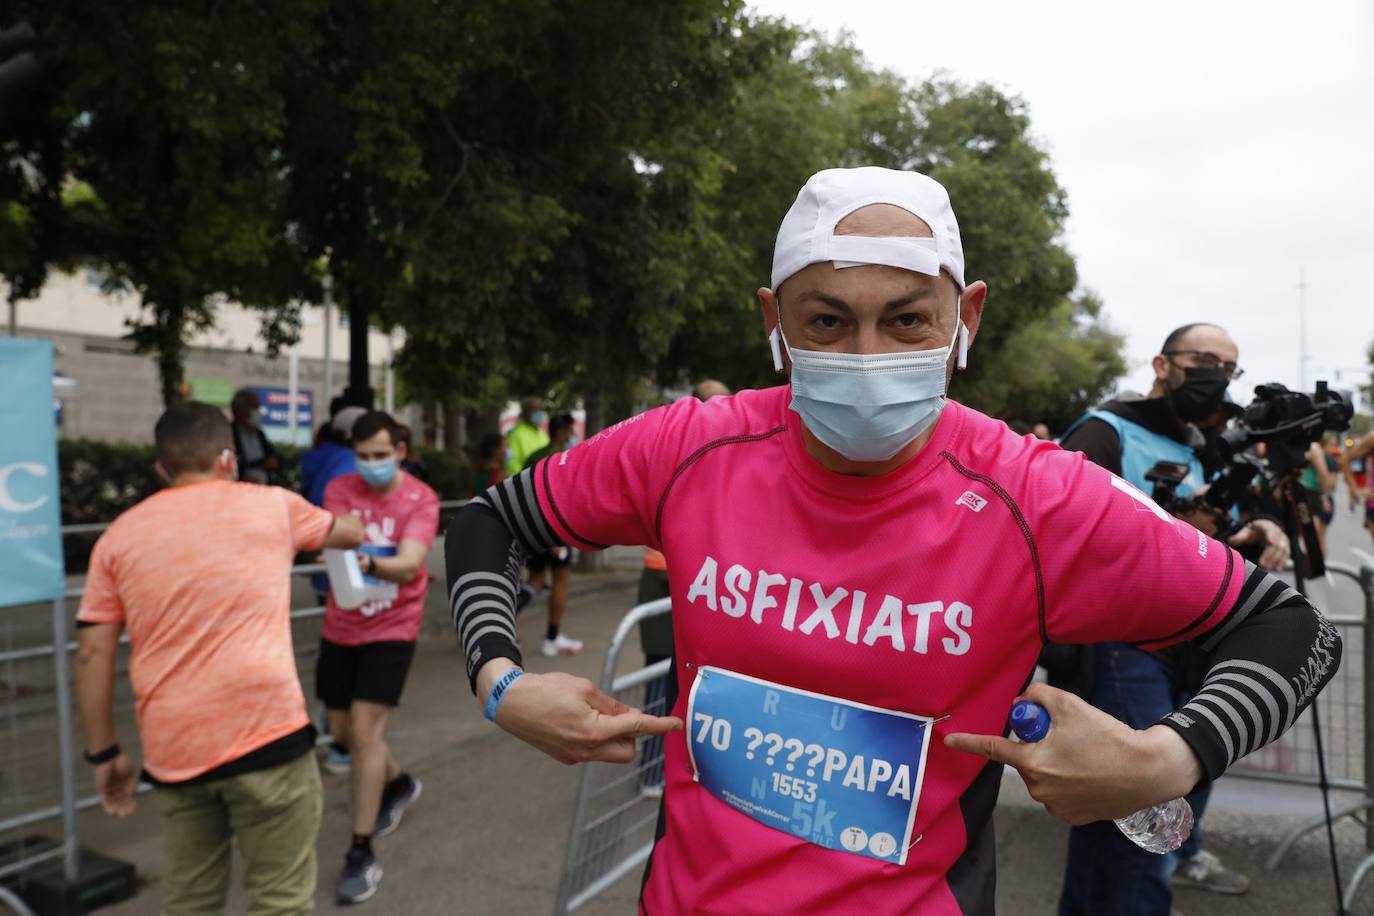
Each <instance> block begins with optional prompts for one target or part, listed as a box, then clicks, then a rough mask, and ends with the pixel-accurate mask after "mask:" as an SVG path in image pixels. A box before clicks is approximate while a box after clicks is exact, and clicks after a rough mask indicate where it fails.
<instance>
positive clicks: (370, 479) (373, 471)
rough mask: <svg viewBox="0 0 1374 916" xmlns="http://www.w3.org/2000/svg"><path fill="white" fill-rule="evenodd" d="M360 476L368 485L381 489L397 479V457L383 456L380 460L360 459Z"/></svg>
mask: <svg viewBox="0 0 1374 916" xmlns="http://www.w3.org/2000/svg"><path fill="white" fill-rule="evenodd" d="M357 464H358V476H359V477H361V478H362V479H363V482H364V483H366V484H367V485H368V486H372V487H376V488H377V489H381V488H382V487H384V486H386V485H387V484H389V483H391V481H393V480H395V479H396V459H395V458H382V459H380V460H378V461H359V462H358V463H357Z"/></svg>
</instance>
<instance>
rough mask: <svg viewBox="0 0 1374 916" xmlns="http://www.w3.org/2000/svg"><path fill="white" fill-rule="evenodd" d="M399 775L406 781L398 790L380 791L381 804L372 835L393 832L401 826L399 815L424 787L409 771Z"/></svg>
mask: <svg viewBox="0 0 1374 916" xmlns="http://www.w3.org/2000/svg"><path fill="white" fill-rule="evenodd" d="M401 775H402V776H404V777H405V779H406V781H405V783H403V784H402V786H401V788H400V789H399V790H397V791H395V792H385V791H384V792H383V793H382V806H381V809H380V810H379V811H378V812H377V823H376V825H375V826H374V827H373V828H372V835H373V836H374V837H378V836H386V835H387V834H389V833H394V832H395V831H396V828H397V827H399V826H401V815H402V814H405V810H406V809H407V808H409V807H410V806H411V805H412V804H414V802H415V799H417V798H419V797H420V792H421V790H423V788H424V786H422V785H421V784H420V780H418V779H416V778H415V777H414V776H411V775H410V774H409V773H402V774H401Z"/></svg>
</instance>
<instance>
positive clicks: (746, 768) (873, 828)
mask: <svg viewBox="0 0 1374 916" xmlns="http://www.w3.org/2000/svg"><path fill="white" fill-rule="evenodd" d="M930 726H931V719H929V718H926V717H923V716H917V715H913V714H911V713H907V712H893V711H892V710H887V709H877V708H875V707H873V706H867V705H865V704H863V703H855V702H853V701H851V700H842V699H838V698H836V697H829V696H824V695H822V694H818V693H811V692H810V691H806V690H797V689H795V688H792V687H784V686H782V685H781V684H773V683H770V682H768V681H763V680H759V679H758V678H753V677H748V676H747V675H743V674H736V673H734V672H731V671H725V670H723V669H721V668H712V667H704V668H701V669H699V671H698V673H697V677H696V680H695V681H694V682H693V684H692V693H691V696H690V697H689V699H688V702H687V730H688V734H687V751H688V753H689V754H690V755H691V759H692V769H693V771H694V773H695V778H696V780H697V782H699V783H701V785H702V786H703V787H705V789H706V790H707V791H708V792H710V793H711V794H712V795H714V796H715V797H716V798H718V799H720V800H721V801H723V802H725V803H726V804H727V805H729V806H731V807H732V808H735V809H736V810H739V811H741V812H743V813H745V814H747V815H749V816H750V817H752V818H753V819H754V820H756V821H758V822H759V823H761V824H767V825H768V826H769V827H773V828H775V829H777V830H782V831H785V832H787V833H791V834H792V835H794V836H798V837H801V838H802V839H804V840H807V841H808V842H811V843H815V844H816V845H818V846H824V847H826V848H829V849H836V850H843V851H845V852H850V853H853V854H855V855H861V856H867V857H869V858H873V859H880V860H882V861H884V862H893V863H895V864H897V865H905V864H906V854H907V850H908V848H909V847H910V846H911V831H912V827H913V825H914V824H915V821H916V803H917V801H918V799H919V798H920V795H921V780H922V777H923V776H924V775H925V760H926V750H927V748H928V746H929V744H930Z"/></svg>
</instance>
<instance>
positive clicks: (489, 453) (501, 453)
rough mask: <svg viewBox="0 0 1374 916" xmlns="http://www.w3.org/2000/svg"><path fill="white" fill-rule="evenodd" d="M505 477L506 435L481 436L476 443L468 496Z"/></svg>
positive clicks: (483, 491)
mask: <svg viewBox="0 0 1374 916" xmlns="http://www.w3.org/2000/svg"><path fill="white" fill-rule="evenodd" d="M505 479H506V437H505V436H503V435H501V434H500V433H490V434H489V435H486V436H483V437H482V441H480V442H478V443H477V461H476V462H475V463H474V466H473V469H472V489H471V491H470V492H469V493H468V496H478V495H481V494H482V493H485V492H487V488H488V487H494V486H496V484H498V483H500V482H501V481H503V480H505Z"/></svg>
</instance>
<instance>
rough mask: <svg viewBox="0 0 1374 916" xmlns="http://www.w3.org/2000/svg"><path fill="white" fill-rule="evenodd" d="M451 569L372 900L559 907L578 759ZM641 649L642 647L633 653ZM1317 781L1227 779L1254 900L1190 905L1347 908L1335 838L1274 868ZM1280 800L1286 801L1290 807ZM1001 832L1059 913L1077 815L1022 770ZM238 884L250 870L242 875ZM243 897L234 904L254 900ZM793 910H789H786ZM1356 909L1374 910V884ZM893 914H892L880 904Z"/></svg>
mask: <svg viewBox="0 0 1374 916" xmlns="http://www.w3.org/2000/svg"><path fill="white" fill-rule="evenodd" d="M637 579H638V572H637V570H635V569H633V568H632V567H624V566H622V567H618V568H614V569H612V570H611V571H609V572H604V573H596V574H575V576H574V579H573V589H572V600H571V603H570V608H569V613H568V618H567V621H566V622H565V629H566V630H567V631H568V632H569V633H571V634H572V635H574V636H576V637H578V638H581V639H584V640H586V643H587V648H586V650H585V652H584V653H583V654H582V655H580V656H577V657H572V658H561V659H548V658H544V657H543V656H542V655H539V654H538V652H537V648H536V651H535V653H534V654H533V655H531V656H530V657H529V658H528V659H527V663H528V666H529V667H530V669H531V670H534V671H546V670H551V669H555V668H557V669H561V670H566V671H570V672H573V673H575V674H580V675H583V676H586V677H589V678H591V679H593V680H595V679H596V677H597V675H598V673H599V670H600V667H601V664H602V660H603V658H604V653H605V651H606V647H607V642H608V640H609V638H610V636H611V633H612V632H613V631H614V629H615V625H616V623H617V622H618V621H619V620H620V618H621V617H622V616H623V615H624V613H625V612H626V611H627V610H628V609H629V608H630V606H631V604H632V603H633V600H634V594H635V585H636V582H637ZM441 582H442V580H440V582H438V583H435V585H434V586H432V587H431V591H430V599H429V602H428V606H427V610H426V612H427V619H426V625H425V631H424V635H423V638H422V641H421V644H420V646H419V650H418V652H417V654H416V659H415V664H414V667H413V669H412V672H411V676H410V681H409V685H408V687H407V690H406V694H405V697H404V698H403V700H402V705H401V707H400V708H399V709H398V710H397V712H396V713H395V715H394V717H393V720H392V725H391V728H390V738H391V741H392V748H393V751H394V753H395V755H396V757H397V759H398V760H399V761H400V762H401V763H402V765H403V766H404V767H406V768H407V769H408V770H410V771H412V772H414V773H415V774H416V775H418V776H419V777H420V778H421V779H422V780H423V781H424V794H423V796H422V797H421V799H420V801H419V802H418V803H417V804H416V805H415V807H413V808H412V809H411V810H410V811H409V812H408V813H407V814H406V817H405V822H404V825H403V826H402V827H401V828H400V830H399V831H397V832H396V833H395V834H393V835H392V836H389V837H386V838H384V839H382V840H379V841H378V843H377V850H378V854H379V857H380V861H381V863H382V866H383V868H384V869H385V877H384V878H383V881H382V885H381V889H380V891H379V892H378V895H377V896H376V897H375V898H374V899H373V900H371V901H369V902H367V903H364V904H362V905H360V906H359V907H356V908H350V909H355V910H356V911H357V912H360V913H363V912H372V913H379V914H380V913H385V914H431V913H435V914H437V913H445V914H446V913H462V914H471V916H480V914H502V916H506V914H545V913H548V912H550V909H551V907H552V902H553V894H554V888H555V886H556V884H557V880H558V873H559V869H560V866H561V864H562V855H563V849H564V844H565V842H566V840H567V830H568V825H569V823H570V821H571V817H572V806H573V798H574V793H575V791H576V785H577V771H576V769H575V768H572V767H566V766H563V765H561V764H558V763H555V762H554V761H552V760H551V759H549V758H547V757H545V756H543V755H542V754H540V753H538V752H536V751H534V750H533V749H531V748H528V747H526V746H524V745H522V744H521V743H519V742H517V741H515V740H514V739H511V738H510V737H509V736H507V735H505V734H504V733H503V732H500V731H498V730H497V729H495V728H494V727H492V726H491V725H489V724H488V723H487V722H485V721H484V720H483V719H482V718H481V715H480V712H479V710H478V708H477V705H476V702H475V701H474V700H473V699H472V696H471V694H470V692H469V690H468V687H467V683H466V679H465V678H464V676H463V673H462V664H461V660H460V658H459V654H458V651H457V649H456V646H455V642H454V638H453V637H452V635H451V633H450V630H449V628H448V624H447V620H446V616H447V615H446V611H445V608H444V606H443V605H444V597H443V589H442V585H441ZM544 624H545V614H544V599H543V598H542V597H541V598H539V599H536V601H535V602H534V603H533V604H532V605H531V607H530V608H528V609H527V610H526V612H525V613H524V614H522V616H521V619H520V621H519V630H520V635H521V639H522V640H523V642H524V644H525V645H526V646H533V647H538V645H539V641H540V639H541V638H542V631H543V628H544ZM628 655H629V659H630V660H631V661H632V662H633V663H635V664H637V663H638V662H639V661H640V656H639V654H638V647H637V645H634V646H633V647H632V651H630V652H629V653H628ZM324 779H325V795H326V803H325V815H324V826H323V830H322V833H321V837H320V841H319V850H320V890H319V894H318V897H317V901H318V909H319V910H320V911H323V912H329V911H334V910H336V909H339V908H338V907H336V905H335V904H334V902H333V890H334V883H335V879H336V878H337V875H338V871H339V869H340V867H341V866H342V862H343V854H344V850H345V848H346V846H347V842H348V837H349V825H348V816H347V808H348V783H347V777H340V776H334V775H331V774H328V773H325V774H324ZM1318 799H1319V796H1318V795H1317V793H1316V792H1315V790H1308V789H1295V790H1279V789H1275V788H1273V787H1272V786H1270V785H1268V784H1258V783H1242V782H1241V781H1239V780H1224V781H1223V783H1222V785H1221V787H1220V788H1219V790H1218V793H1217V797H1216V798H1215V800H1214V802H1213V807H1214V811H1213V812H1211V813H1209V817H1208V827H1209V833H1208V846H1209V848H1211V849H1212V850H1214V851H1215V852H1217V853H1218V854H1219V855H1220V856H1221V857H1222V858H1223V859H1224V860H1225V861H1226V862H1227V863H1228V864H1230V865H1232V866H1234V867H1238V868H1240V869H1241V870H1242V871H1244V872H1245V873H1246V874H1248V875H1250V876H1251V879H1252V881H1253V887H1252V889H1251V891H1250V893H1249V894H1247V895H1245V896H1244V897H1239V898H1222V897H1217V896H1213V895H1206V894H1198V893H1194V892H1182V893H1180V894H1179V895H1178V897H1177V899H1176V903H1175V906H1176V909H1177V910H1178V911H1179V912H1181V913H1182V914H1184V916H1198V914H1208V916H1242V914H1245V916H1249V914H1257V916H1266V914H1273V916H1279V914H1283V916H1291V914H1303V913H1327V912H1331V911H1332V906H1331V900H1332V891H1331V875H1330V866H1329V863H1328V861H1327V859H1326V855H1325V839H1324V836H1323V835H1314V836H1313V837H1312V838H1311V839H1309V840H1307V841H1305V842H1304V843H1303V844H1302V845H1301V846H1300V847H1299V850H1298V852H1297V854H1296V855H1295V856H1293V857H1292V858H1291V861H1290V862H1289V863H1286V865H1285V867H1284V869H1283V870H1282V871H1280V872H1277V873H1268V872H1265V871H1263V868H1262V864H1263V860H1264V858H1265V857H1266V856H1267V855H1268V853H1269V851H1270V850H1271V849H1272V848H1273V841H1274V839H1275V838H1276V837H1277V836H1279V835H1280V834H1281V832H1282V831H1283V830H1285V829H1287V828H1288V827H1289V826H1291V825H1292V824H1294V823H1297V822H1298V821H1299V820H1300V819H1301V814H1302V813H1303V812H1305V811H1311V810H1319V809H1316V808H1315V807H1314V806H1315V805H1317V804H1318V803H1319V802H1318ZM150 801H151V800H150V799H148V798H147V797H146V796H145V797H143V798H141V799H140V807H139V812H138V813H137V814H136V815H135V816H134V817H133V818H131V819H128V820H125V821H115V820H113V819H111V818H107V817H105V816H104V815H103V814H101V813H99V812H88V813H85V814H83V815H82V816H81V839H82V844H83V845H85V846H87V847H88V848H92V849H97V850H99V851H101V852H104V853H106V854H109V855H113V856H116V857H118V858H122V859H125V860H128V861H132V862H134V863H135V864H136V865H137V867H138V870H139V873H140V874H141V876H142V877H143V880H144V881H145V884H146V886H145V888H144V890H143V891H142V892H141V893H140V894H139V896H138V897H137V898H135V899H134V900H131V901H128V902H126V903H124V904H121V905H119V906H117V907H112V908H109V909H106V910H102V911H101V912H102V913H108V914H110V916H115V914H120V916H133V914H140V916H142V914H153V913H156V912H157V906H158V899H159V892H158V884H159V878H158V876H159V871H160V867H161V866H160V863H159V860H160V857H161V853H160V849H159V842H160V841H159V835H158V827H157V818H156V814H155V812H154V811H153V808H152V805H151V804H150ZM1275 812H1280V813H1277V814H1276V813H1275ZM996 825H997V830H998V843H997V847H998V862H999V868H1000V875H999V882H998V902H999V912H1001V913H1003V914H1012V916H1042V914H1043V916H1051V914H1053V913H1054V911H1055V903H1056V901H1057V899H1058V891H1059V882H1060V875H1061V873H1062V869H1063V860H1064V847H1065V842H1066V838H1067V828H1065V827H1064V826H1063V825H1062V824H1061V823H1059V822H1058V821H1056V820H1054V819H1052V818H1051V817H1049V816H1048V815H1046V814H1045V813H1044V812H1043V811H1042V810H1041V809H1040V808H1039V807H1038V806H1036V805H1034V803H1033V802H1031V801H1030V799H1029V798H1028V797H1027V796H1026V795H1025V791H1024V788H1023V787H1022V786H1021V783H1020V780H1019V778H1018V777H1016V776H1015V774H1010V775H1009V776H1008V777H1007V779H1006V780H1005V781H1004V791H1003V799H1002V802H1001V804H1000V806H999V809H998V812H997V816H996ZM1340 838H1341V842H1342V851H1343V858H1342V863H1343V870H1344V874H1345V876H1346V877H1347V878H1348V877H1349V875H1350V872H1351V871H1352V869H1353V863H1354V862H1355V861H1357V860H1358V858H1359V854H1360V851H1361V845H1360V844H1361V841H1362V831H1360V830H1359V829H1358V828H1356V827H1355V826H1354V825H1351V824H1346V825H1342V827H1341V830H1340ZM236 883H237V876H236ZM638 884H639V876H638V874H636V875H634V876H632V877H630V878H627V879H625V880H624V881H622V882H621V883H620V885H618V886H617V887H615V888H613V889H612V890H611V891H610V892H608V893H607V894H605V895H603V896H602V897H601V898H599V899H598V900H597V901H595V902H594V903H593V904H592V905H590V906H589V907H587V908H586V909H584V910H583V911H582V912H584V913H588V914H592V916H603V914H604V916H609V914H616V916H623V914H628V913H633V912H634V909H635V900H636V896H637V892H638ZM242 911H243V903H242V900H241V898H240V897H238V895H237V894H236V895H235V897H234V898H233V903H232V905H231V907H230V912H242ZM779 912H783V911H782V910H780V911H779ZM1355 912H1356V913H1365V914H1374V891H1369V892H1366V893H1365V894H1364V895H1362V898H1361V900H1360V901H1359V904H1358V906H1357V908H1356V910H1355ZM870 916H877V914H870Z"/></svg>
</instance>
